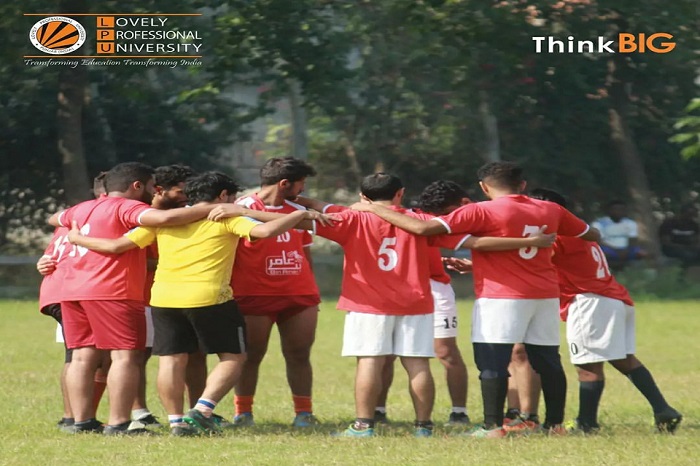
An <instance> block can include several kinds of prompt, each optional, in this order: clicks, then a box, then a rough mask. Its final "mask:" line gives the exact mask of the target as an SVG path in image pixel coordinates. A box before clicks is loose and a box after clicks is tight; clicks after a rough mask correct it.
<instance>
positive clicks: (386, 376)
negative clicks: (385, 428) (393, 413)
mask: <svg viewBox="0 0 700 466" xmlns="http://www.w3.org/2000/svg"><path fill="white" fill-rule="evenodd" d="M394 361H396V356H386V362H385V363H384V368H383V369H382V390H381V391H380V392H379V399H378V400H377V406H376V407H375V409H374V422H378V423H382V422H385V423H386V422H389V421H388V419H387V415H386V401H387V398H389V389H390V388H391V384H392V383H393V382H394Z"/></svg>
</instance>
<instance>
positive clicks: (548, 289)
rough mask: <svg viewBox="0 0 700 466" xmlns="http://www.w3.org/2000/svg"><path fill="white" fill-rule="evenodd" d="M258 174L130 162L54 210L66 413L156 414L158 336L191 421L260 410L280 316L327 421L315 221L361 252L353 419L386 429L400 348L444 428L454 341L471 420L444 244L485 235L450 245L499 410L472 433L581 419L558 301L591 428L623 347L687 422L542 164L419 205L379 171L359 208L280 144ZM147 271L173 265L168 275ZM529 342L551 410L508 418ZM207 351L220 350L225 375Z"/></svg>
mask: <svg viewBox="0 0 700 466" xmlns="http://www.w3.org/2000/svg"><path fill="white" fill-rule="evenodd" d="M154 174H155V177H154ZM260 175H261V180H260V181H261V187H260V189H259V191H257V192H256V193H255V194H252V195H250V196H245V197H243V198H237V197H236V194H237V192H238V191H239V188H238V186H237V185H236V183H235V182H234V181H233V180H232V179H231V178H229V177H228V176H226V175H224V174H221V173H217V172H206V173H202V174H199V175H196V174H194V173H193V172H192V171H191V170H189V169H188V168H187V167H183V166H177V165H176V166H169V167H161V168H158V169H156V170H155V171H154V170H153V169H152V168H150V167H148V166H146V165H143V164H140V163H125V164H120V165H117V166H115V167H114V168H112V169H111V170H110V171H108V172H107V173H106V174H105V175H104V178H103V179H100V180H99V183H98V184H103V186H104V194H99V193H98V192H97V190H96V196H97V198H96V199H95V200H92V201H86V202H84V203H81V204H78V205H77V206H74V207H71V208H69V209H68V210H66V211H63V212H60V213H57V214H56V215H54V216H53V217H52V218H51V219H50V223H51V224H52V225H54V226H56V227H57V230H56V233H55V235H54V238H53V239H52V242H51V245H50V246H49V248H48V249H47V251H46V253H45V255H44V257H43V258H42V259H41V260H40V262H39V264H38V268H39V270H40V272H41V273H42V274H44V275H45V278H44V282H43V283H42V289H41V292H40V307H41V309H42V312H44V313H46V314H49V315H53V316H54V317H56V318H57V320H59V322H61V323H62V328H63V332H64V336H65V343H66V347H67V349H68V350H67V352H68V351H70V352H72V359H71V360H70V364H67V366H66V367H67V369H66V370H65V383H64V384H62V386H63V387H64V393H65V396H64V399H65V402H64V404H65V414H64V418H63V419H62V421H61V422H60V426H61V429H63V430H65V431H67V432H71V433H77V432H103V433H104V434H105V435H128V434H138V433H143V432H145V431H146V428H147V427H149V425H158V424H157V420H156V419H155V418H154V417H153V415H152V414H151V413H150V411H148V409H147V408H146V406H145V396H144V393H145V370H144V369H145V364H146V361H147V360H148V356H149V355H150V354H151V352H152V353H153V354H155V355H157V356H159V371H158V380H157V388H158V393H159V396H160V399H161V401H162V403H163V406H164V408H165V410H166V412H167V413H168V421H169V427H170V430H171V433H172V434H173V435H176V436H191V435H200V434H202V433H208V434H211V433H217V432H220V431H221V429H222V428H224V427H227V426H232V427H239V428H241V427H246V426H251V425H254V422H255V421H254V416H253V401H254V395H255V391H256V388H257V382H258V370H259V366H260V363H261V362H262V359H263V357H264V355H265V353H266V350H267V345H268V340H269V338H270V334H271V331H272V328H273V327H274V325H275V324H277V328H278V331H279V333H280V338H281V343H282V345H281V346H282V352H283V355H284V359H285V363H286V370H287V380H288V383H289V386H290V389H291V392H292V400H293V405H294V410H295V416H294V418H293V422H292V425H293V426H295V427H298V428H305V427H311V426H314V425H316V424H317V423H318V420H317V419H316V417H315V416H314V414H313V407H312V380H313V378H312V366H311V363H310V352H311V347H312V345H313V342H314V337H315V330H316V323H317V314H318V304H319V303H320V297H319V292H318V288H317V286H316V284H315V280H314V276H313V271H312V268H311V256H310V246H311V242H312V239H311V238H312V237H311V233H313V234H316V235H319V236H322V237H325V238H328V239H330V240H332V241H335V242H337V243H338V244H340V245H341V246H342V247H343V249H344V252H345V261H344V266H343V281H342V290H341V295H340V299H339V301H338V309H340V310H343V311H345V312H346V316H345V328H344V332H343V350H342V354H343V355H344V356H351V357H355V358H356V359H357V371H356V380H355V401H356V419H355V421H354V422H353V423H352V424H351V425H350V427H348V428H347V429H346V430H344V431H342V432H339V433H338V435H340V436H346V437H369V436H373V435H375V423H377V422H386V421H387V419H386V406H385V401H386V394H387V391H388V389H389V386H390V384H391V379H392V376H393V365H394V359H396V358H399V359H400V361H401V363H402V365H403V367H404V368H405V370H406V371H407V373H408V377H409V392H410V395H411V398H412V401H413V405H414V409H415V415H416V420H415V435H416V436H418V437H426V436H430V435H432V432H433V423H432V410H433V402H434V398H435V389H434V382H433V378H432V374H431V371H430V365H429V358H431V357H434V356H436V355H437V356H438V357H439V359H440V361H441V362H442V363H443V365H444V367H445V369H446V377H447V382H448V389H449V393H450V397H451V400H452V405H453V408H452V411H451V413H450V415H449V419H448V424H450V425H468V424H469V423H470V419H469V416H468V415H467V409H466V398H467V397H466V390H467V388H466V387H467V369H466V365H465V364H464V361H463V359H462V356H461V354H460V351H459V349H458V347H457V342H456V337H457V327H458V316H457V312H456V305H455V298H454V292H453V290H452V288H451V286H450V279H449V275H448V274H447V273H445V270H444V266H443V262H442V260H441V258H440V253H439V249H438V248H440V247H444V248H450V249H457V248H462V247H466V248H471V249H472V250H473V262H472V261H465V260H460V259H448V260H446V261H445V262H446V265H447V266H448V268H451V269H454V270H457V271H460V272H467V271H471V272H473V274H474V284H475V292H476V298H477V299H476V302H475V305H474V309H473V316H472V338H471V339H472V343H473V350H474V359H475V362H476V365H477V368H478V369H479V372H480V375H479V379H480V381H481V391H482V398H483V406H484V421H483V424H480V425H478V426H475V427H474V428H473V429H472V430H470V431H469V432H468V435H470V436H473V437H487V438H489V437H503V436H505V435H506V434H507V433H508V431H526V432H534V431H544V432H549V433H554V434H563V433H566V432H568V431H569V430H568V429H567V428H566V427H565V426H564V425H563V421H564V406H565V399H566V378H565V375H564V370H563V367H562V365H561V361H560V357H559V350H558V348H559V324H558V322H559V308H560V298H561V305H562V310H565V311H568V321H567V322H568V323H567V337H568V339H569V340H570V341H569V343H570V344H569V347H570V352H571V357H572V362H573V363H574V364H576V365H577V368H578V370H579V380H580V400H581V401H580V406H579V415H578V417H577V419H576V423H575V425H574V426H573V428H574V429H576V430H579V431H582V432H586V433H590V432H594V431H596V430H597V429H598V428H599V426H598V422H597V408H598V404H599V401H600V397H601V394H602V391H603V385H604V376H603V369H602V367H603V363H604V362H605V361H611V363H612V364H613V366H614V367H615V368H616V369H618V370H619V371H620V372H622V373H623V374H625V375H627V376H628V377H629V378H630V380H631V381H632V382H633V383H634V384H635V386H636V387H637V388H638V389H639V390H640V391H641V392H642V394H643V395H644V396H645V397H646V398H647V399H648V400H649V402H650V404H651V406H652V408H653V411H654V416H655V421H656V424H657V427H658V428H659V430H662V431H669V432H672V431H674V430H675V429H676V427H677V426H678V424H679V422H680V420H681V415H680V414H679V413H678V412H677V411H676V410H674V409H673V408H671V407H670V406H669V405H668V404H667V403H666V401H665V399H664V398H663V396H662V395H661V393H660V391H659V389H658V388H657V386H656V384H655V383H654V380H653V378H652V377H651V374H650V373H649V371H648V370H647V369H646V368H645V367H644V366H643V365H642V364H641V362H639V360H637V359H636V358H635V357H634V309H633V307H632V301H631V300H630V298H629V296H628V295H627V293H626V291H625V290H624V288H622V287H621V286H620V285H619V284H618V283H617V282H615V280H614V278H613V277H612V276H611V275H610V272H609V270H608V268H607V264H606V263H605V256H604V255H602V253H600V249H599V248H598V246H597V245H596V243H595V242H594V241H596V240H597V239H598V238H599V235H598V232H597V231H596V230H594V229H591V228H589V227H588V225H587V224H586V223H585V222H583V221H581V220H580V219H578V218H576V217H575V216H574V215H572V214H571V213H570V212H569V211H567V210H566V208H565V207H564V205H563V199H562V198H561V197H560V196H558V195H557V193H554V192H551V191H546V190H540V191H539V192H538V193H537V196H534V195H533V196H531V197H528V196H525V195H523V194H521V193H522V192H523V191H524V188H525V181H524V180H523V178H522V171H521V169H520V168H519V167H518V166H517V165H515V164H512V163H509V162H499V163H491V164H488V165H486V166H484V167H482V169H481V170H480V171H479V174H478V176H479V180H480V181H479V184H480V186H481V188H482V190H483V192H484V194H485V195H486V197H487V198H489V200H488V201H485V202H480V203H471V202H469V200H468V199H467V197H466V193H465V192H464V190H463V189H462V188H461V187H459V185H457V184H455V183H452V182H445V181H438V182H435V183H433V184H431V185H430V186H429V187H428V188H426V190H425V191H424V193H423V195H422V196H421V202H420V207H421V209H422V211H416V210H410V209H405V208H404V207H402V200H403V195H404V187H403V185H402V183H401V181H400V180H399V179H398V178H397V177H395V176H392V175H389V174H384V173H378V174H374V175H370V176H367V177H365V178H364V179H363V181H362V184H361V187H360V188H361V189H360V190H361V194H360V198H361V200H360V202H358V203H357V204H354V205H353V206H350V207H344V206H337V205H332V204H328V203H325V202H322V201H319V200H314V199H309V198H305V197H302V196H301V194H302V192H303V190H304V185H305V180H306V178H307V177H309V176H314V175H315V171H314V169H313V167H311V166H310V165H309V164H308V163H306V162H305V161H302V160H299V159H295V158H291V157H286V158H274V159H270V160H268V161H267V162H266V163H265V164H264V166H263V167H262V168H261V171H260ZM534 197H538V199H535V198H534ZM186 204H187V205H189V206H188V207H186V208H185V207H183V206H184V205H186ZM310 232H311V233H310ZM555 238H556V241H555ZM552 243H554V244H552ZM156 246H157V247H156ZM596 253H597V254H596ZM149 270H151V271H152V270H155V275H154V276H153V275H152V274H151V278H149V277H148V276H147V275H148V271H149ZM146 305H148V308H146ZM564 315H565V314H564ZM149 318H150V319H152V323H151V325H148V323H147V322H148V321H149ZM149 336H152V341H151V342H150V343H151V345H150V347H151V349H147V346H149V345H148V344H147V343H149V342H148V341H147V340H149V338H148V337H149ZM514 345H518V346H516V350H515V351H514ZM518 349H520V350H522V349H524V351H525V352H526V354H527V359H528V361H529V364H530V365H531V367H532V369H534V371H535V372H536V373H537V374H538V375H539V378H537V377H533V376H530V375H532V374H526V375H528V376H527V377H519V380H518V390H520V391H528V392H532V391H533V386H532V385H533V383H534V381H535V380H541V388H542V392H543V394H544V401H545V405H546V418H545V421H544V423H543V424H541V425H540V424H539V422H538V419H537V418H536V416H534V414H535V413H529V415H525V416H522V417H516V419H506V420H505V421H504V408H505V400H506V392H507V390H508V379H509V372H508V368H509V363H510V362H511V358H512V356H513V355H515V354H518ZM105 354H109V355H110V356H111V357H110V358H105ZM206 354H217V355H218V357H219V362H218V364H217V365H216V366H215V367H214V368H213V369H212V370H211V372H210V373H209V374H208V375H207V367H206V359H205V357H206V356H205V355H206ZM519 354H521V355H522V354H525V353H524V352H522V351H520V353H519ZM66 361H67V362H69V358H68V355H67V359H66ZM526 364H528V363H526ZM532 369H529V366H528V370H530V371H531V370H532ZM100 370H101V371H107V370H108V371H107V373H108V376H107V386H108V387H109V389H110V390H109V397H110V400H109V401H110V414H109V420H108V422H107V423H106V425H103V424H102V423H101V422H100V421H97V420H96V419H95V412H96V401H95V400H96V399H98V398H99V395H100V393H99V392H100V391H101V390H100V385H98V384H96V382H95V380H97V379H96V374H98V373H99V371H100ZM521 372H522V371H521ZM533 374H534V373H533ZM96 387H97V393H96ZM234 388H235V398H234V403H235V409H236V414H235V417H234V418H233V420H232V422H230V423H229V422H227V421H225V419H224V418H223V417H221V416H218V415H217V414H214V412H213V411H214V409H215V408H216V406H217V403H218V402H219V401H220V400H221V399H222V398H223V397H224V396H225V395H226V394H227V393H228V392H229V391H231V390H232V389H234ZM102 390H103V388H102ZM535 390H537V387H535ZM185 392H187V394H188V399H189V407H188V409H185V407H184V401H183V400H184V396H185ZM529 410H530V411H532V409H529ZM132 418H133V419H132Z"/></svg>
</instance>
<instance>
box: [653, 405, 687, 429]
mask: <svg viewBox="0 0 700 466" xmlns="http://www.w3.org/2000/svg"><path fill="white" fill-rule="evenodd" d="M682 420H683V415H682V414H681V413H679V412H678V411H676V410H675V409H673V408H671V407H670V406H669V407H668V408H666V409H665V410H663V411H661V412H660V413H655V414H654V423H655V424H656V428H657V429H658V430H659V432H662V433H667V434H672V433H674V432H675V431H676V429H678V426H679V425H680V423H681V421H682Z"/></svg>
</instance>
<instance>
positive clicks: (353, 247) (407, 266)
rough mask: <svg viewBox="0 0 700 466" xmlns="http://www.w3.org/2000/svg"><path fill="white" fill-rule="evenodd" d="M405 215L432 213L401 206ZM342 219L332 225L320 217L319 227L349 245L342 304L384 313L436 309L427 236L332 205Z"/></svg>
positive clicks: (344, 307) (348, 308)
mask: <svg viewBox="0 0 700 466" xmlns="http://www.w3.org/2000/svg"><path fill="white" fill-rule="evenodd" d="M392 209H394V210H397V211H399V212H402V213H406V214H407V215H411V216H414V217H419V218H423V219H425V218H429V216H426V215H420V214H416V213H414V212H410V211H406V210H405V209H402V208H396V207H392ZM326 212H328V213H337V215H338V217H340V218H341V221H339V222H336V224H335V225H334V226H333V227H327V226H323V225H321V224H320V223H318V222H316V231H315V233H316V234H317V235H319V236H322V237H324V238H328V239H330V240H332V241H335V242H336V243H338V244H340V245H341V246H342V247H343V250H344V251H345V260H344V263H343V283H342V290H341V292H340V299H339V300H338V306H337V307H338V309H341V310H344V311H354V312H364V313H368V314H384V315H415V314H430V313H432V312H433V298H432V295H431V292H430V281H429V277H430V269H429V267H428V261H426V260H425V259H426V257H427V256H428V255H429V254H430V250H431V249H434V248H431V247H430V246H429V244H428V239H427V238H426V237H422V236H416V235H412V234H410V233H407V232H405V231H403V230H401V229H400V228H396V227H395V226H393V225H391V224H390V223H388V222H385V221H384V220H382V219H381V218H379V217H377V216H376V215H374V214H371V213H368V212H358V211H355V210H350V209H347V208H344V207H340V206H330V207H329V208H328V209H326Z"/></svg>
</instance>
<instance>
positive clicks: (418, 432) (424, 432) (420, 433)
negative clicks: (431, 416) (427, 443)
mask: <svg viewBox="0 0 700 466" xmlns="http://www.w3.org/2000/svg"><path fill="white" fill-rule="evenodd" d="M413 436H414V437H416V438H426V437H432V436H433V429H428V428H427V427H416V428H415V430H414V431H413Z"/></svg>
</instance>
